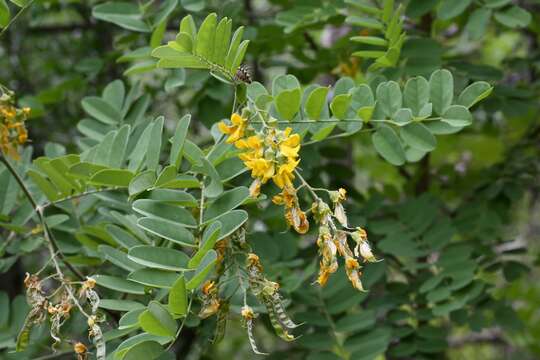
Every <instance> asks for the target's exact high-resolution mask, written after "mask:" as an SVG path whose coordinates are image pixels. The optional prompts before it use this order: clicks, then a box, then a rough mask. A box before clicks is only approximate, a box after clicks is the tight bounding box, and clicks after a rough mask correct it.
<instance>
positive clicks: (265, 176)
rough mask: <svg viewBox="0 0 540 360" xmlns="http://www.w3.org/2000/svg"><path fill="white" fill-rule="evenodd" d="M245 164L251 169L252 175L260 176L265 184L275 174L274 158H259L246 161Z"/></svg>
mask: <svg viewBox="0 0 540 360" xmlns="http://www.w3.org/2000/svg"><path fill="white" fill-rule="evenodd" d="M245 164H246V166H247V167H248V168H249V169H251V176H252V177H254V178H260V179H261V182H262V183H263V184H264V183H266V182H267V181H268V180H269V179H270V178H272V176H274V173H275V167H274V162H273V161H272V160H266V159H263V158H258V159H253V160H249V161H246V162H245Z"/></svg>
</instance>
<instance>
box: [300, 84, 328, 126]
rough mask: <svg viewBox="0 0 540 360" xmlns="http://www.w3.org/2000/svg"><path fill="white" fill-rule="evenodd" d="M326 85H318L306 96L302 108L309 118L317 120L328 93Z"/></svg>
mask: <svg viewBox="0 0 540 360" xmlns="http://www.w3.org/2000/svg"><path fill="white" fill-rule="evenodd" d="M328 90H329V88H328V87H323V86H321V87H318V88H316V89H314V90H313V91H312V92H311V93H310V94H309V96H308V97H307V100H306V103H305V105H304V109H305V111H306V114H307V116H308V118H309V119H310V120H319V119H320V117H321V112H322V111H323V108H324V106H325V105H326V96H327V95H328Z"/></svg>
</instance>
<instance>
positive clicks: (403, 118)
mask: <svg viewBox="0 0 540 360" xmlns="http://www.w3.org/2000/svg"><path fill="white" fill-rule="evenodd" d="M412 119H413V113H412V111H411V109H407V108H403V109H399V110H398V111H396V113H395V114H394V116H393V117H392V120H394V121H395V122H396V123H398V124H399V126H403V125H406V124H408V123H410V122H411V121H412Z"/></svg>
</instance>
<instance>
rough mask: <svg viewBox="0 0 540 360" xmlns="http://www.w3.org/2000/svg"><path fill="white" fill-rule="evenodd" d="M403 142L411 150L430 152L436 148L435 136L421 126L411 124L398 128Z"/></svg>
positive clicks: (414, 123) (415, 123)
mask: <svg viewBox="0 0 540 360" xmlns="http://www.w3.org/2000/svg"><path fill="white" fill-rule="evenodd" d="M400 135H401V138H402V139H403V141H405V143H406V144H407V145H409V146H410V147H412V148H415V149H418V150H422V151H432V150H433V149H435V147H436V146H437V140H436V139H435V136H433V135H432V134H431V132H430V131H429V130H428V129H427V128H426V127H425V126H424V125H422V124H420V123H417V122H413V123H411V124H408V125H405V126H403V127H402V128H400Z"/></svg>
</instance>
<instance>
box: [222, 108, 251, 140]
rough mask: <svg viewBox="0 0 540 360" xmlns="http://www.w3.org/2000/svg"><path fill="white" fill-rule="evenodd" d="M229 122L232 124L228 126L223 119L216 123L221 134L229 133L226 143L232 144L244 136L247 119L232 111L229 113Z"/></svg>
mask: <svg viewBox="0 0 540 360" xmlns="http://www.w3.org/2000/svg"><path fill="white" fill-rule="evenodd" d="M231 123H232V125H230V126H229V125H227V124H225V123H224V122H223V121H222V122H220V123H219V124H218V128H219V130H220V131H221V132H222V133H223V134H227V135H229V138H228V139H227V143H229V144H233V143H235V142H236V141H238V140H240V139H241V138H242V137H244V132H245V130H246V127H247V119H244V118H243V117H242V116H240V115H239V114H236V113H234V114H232V115H231Z"/></svg>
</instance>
